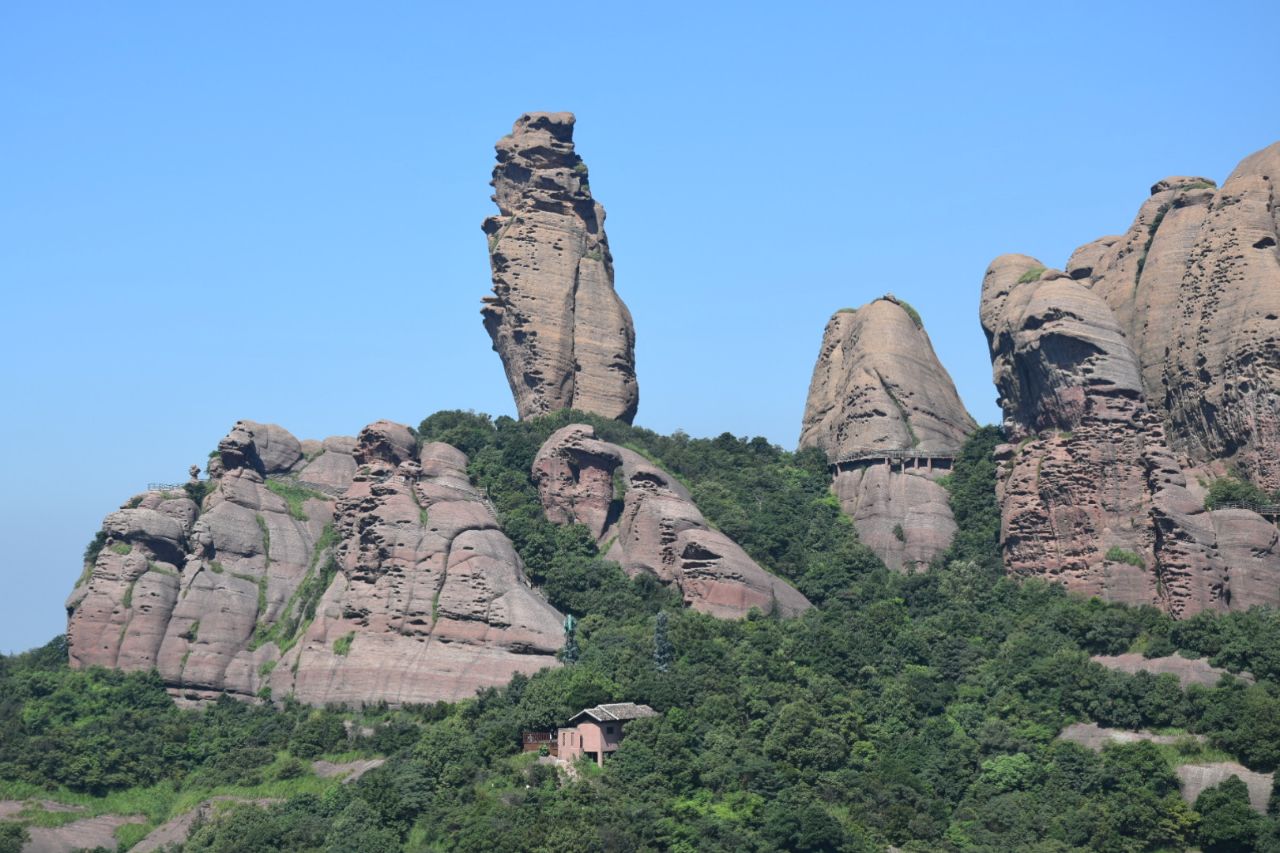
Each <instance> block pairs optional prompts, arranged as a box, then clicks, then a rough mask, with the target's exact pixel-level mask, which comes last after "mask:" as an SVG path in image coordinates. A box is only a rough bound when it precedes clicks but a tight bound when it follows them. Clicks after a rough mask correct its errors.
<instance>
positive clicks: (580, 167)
mask: <svg viewBox="0 0 1280 853" xmlns="http://www.w3.org/2000/svg"><path fill="white" fill-rule="evenodd" d="M573 171H575V172H577V173H578V174H579V175H585V174H586V173H587V164H586V163H583V162H582V161H581V160H579V161H578V162H577V163H575V164H574V166H573Z"/></svg>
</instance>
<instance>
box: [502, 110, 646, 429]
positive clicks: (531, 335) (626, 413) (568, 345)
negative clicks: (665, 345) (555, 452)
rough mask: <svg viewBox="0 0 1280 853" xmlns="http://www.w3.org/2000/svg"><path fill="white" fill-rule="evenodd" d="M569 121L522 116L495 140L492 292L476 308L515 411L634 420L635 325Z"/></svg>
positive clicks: (525, 414)
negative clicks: (503, 372)
mask: <svg viewBox="0 0 1280 853" xmlns="http://www.w3.org/2000/svg"><path fill="white" fill-rule="evenodd" d="M573 124H574V116H573V114H572V113H526V114H525V115H522V116H521V117H520V118H519V119H518V120H517V121H516V123H515V126H514V127H513V128H512V131H511V133H510V134H508V135H507V136H504V137H503V138H502V139H500V140H498V143H497V145H496V146H495V147H496V148H497V152H498V165H497V166H495V167H494V170H493V182H492V184H493V188H494V194H493V200H494V202H495V203H497V205H498V210H499V214H498V215H497V216H493V217H490V218H489V219H486V220H485V222H484V232H485V234H487V235H488V237H489V262H490V266H491V268H492V271H493V293H494V295H493V296H488V297H485V299H484V303H485V305H484V308H483V310H482V311H481V313H482V314H483V316H484V326H485V329H486V330H487V331H488V332H489V336H490V337H491V338H492V339H493V348H494V350H495V351H496V352H497V353H498V355H499V356H501V358H502V364H503V367H505V368H506V372H507V380H508V382H509V383H510V385H511V392H512V394H514V395H515V401H516V410H517V411H518V412H519V415H520V417H522V418H527V417H531V416H534V415H540V414H545V413H547V412H554V411H559V410H560V409H568V408H574V409H579V410H582V411H587V412H594V413H596V414H599V415H603V416H605V417H608V418H616V419H618V420H624V421H627V422H628V423H630V422H631V419H632V418H634V417H635V413H636V407H637V405H638V403H639V388H638V386H637V384H636V371H635V327H634V326H633V325H632V322H631V314H630V312H628V311H627V306H626V305H625V304H623V302H622V300H621V299H620V298H619V297H618V294H617V293H616V292H615V291H614V287H613V256H612V255H611V254H610V252H609V240H608V238H607V237H606V236H605V231H604V218H605V214H604V208H603V207H601V206H600V204H599V203H598V202H596V201H595V200H594V199H593V198H592V197H591V190H590V188H589V186H588V183H587V167H586V164H584V163H583V162H582V158H581V157H579V156H578V154H577V152H576V151H575V150H574V145H573Z"/></svg>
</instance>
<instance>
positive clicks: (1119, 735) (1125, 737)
mask: <svg viewBox="0 0 1280 853" xmlns="http://www.w3.org/2000/svg"><path fill="white" fill-rule="evenodd" d="M1058 738H1059V740H1065V741H1070V742H1071V743H1078V744H1080V745H1081V746H1083V747H1084V748H1085V749H1092V750H1093V751H1094V752H1101V751H1102V748H1103V747H1104V746H1106V745H1107V744H1111V743H1139V742H1141V741H1149V742H1151V743H1158V744H1165V745H1170V746H1171V745H1173V744H1176V743H1178V742H1180V741H1183V740H1191V741H1195V742H1197V743H1204V742H1205V740H1206V738H1205V736H1204V735H1158V734H1155V733H1153V732H1149V731H1146V730H1145V729H1143V730H1138V731H1134V730H1132V729H1112V728H1108V727H1107V726H1100V725H1098V724H1097V723H1072V724H1071V725H1069V726H1067V727H1066V728H1065V729H1063V730H1062V733H1061V734H1059V735H1058Z"/></svg>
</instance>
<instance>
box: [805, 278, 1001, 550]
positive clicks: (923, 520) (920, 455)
mask: <svg viewBox="0 0 1280 853" xmlns="http://www.w3.org/2000/svg"><path fill="white" fill-rule="evenodd" d="M975 428H976V424H975V423H974V421H973V418H971V417H970V416H969V413H968V412H967V411H965V408H964V404H963V403H961V402H960V397H959V395H958V394H957V393H956V389H955V385H954V384H953V383H952V381H951V377H950V376H949V375H948V374H947V371H946V369H945V368H943V366H942V364H941V363H940V362H939V361H938V358H937V356H936V355H935V354H934V351H933V345H932V343H931V342H930V341H929V336H928V335H927V334H926V333H925V331H924V328H923V327H922V326H921V324H920V323H919V320H918V317H917V315H915V313H914V312H913V311H912V310H910V309H909V308H908V307H907V306H906V305H905V304H904V303H902V302H900V301H899V300H897V299H895V298H894V297H892V296H885V297H883V298H881V299H877V300H875V301H874V302H871V303H869V304H867V305H864V306H862V307H861V308H859V309H858V310H856V311H847V310H846V311H840V312H838V313H836V314H835V315H834V316H833V317H832V318H831V320H830V322H828V323H827V327H826V330H825V331H824V333H823V336H822V348H821V350H820V351H819V353H818V360H817V363H816V365H815V366H814V370H813V379H812V381H811V382H810V385H809V396H808V400H807V401H806V403H805V411H804V423H803V426H802V428H801V433H800V446H801V447H817V448H819V449H821V450H822V451H823V452H825V453H826V455H827V459H828V461H830V462H831V463H832V464H833V465H835V466H836V467H837V473H836V475H835V478H834V481H833V484H832V489H833V491H834V492H835V494H836V497H837V498H839V500H840V505H841V507H842V508H843V509H844V511H845V513H846V514H848V515H849V516H850V517H851V518H852V519H853V523H854V526H855V527H856V528H857V530H858V535H859V537H860V538H861V539H862V541H863V542H864V543H865V544H866V545H867V546H868V547H870V548H871V549H872V550H873V551H875V552H876V554H877V555H879V557H880V558H881V559H882V560H884V562H885V564H886V565H888V566H889V567H890V568H893V569H899V570H903V569H905V570H914V569H922V568H926V567H927V566H928V565H929V563H930V562H931V561H932V560H933V559H934V558H936V557H937V556H938V555H940V554H942V553H943V552H944V551H946V549H947V547H948V546H949V545H950V544H951V539H952V537H953V536H954V535H955V529H956V526H955V521H954V519H953V518H952V515H951V507H950V504H949V502H948V499H947V492H946V490H945V489H944V488H943V487H942V486H941V485H939V484H938V482H937V480H938V479H939V478H940V477H941V476H943V475H944V474H946V473H947V468H946V467H944V466H941V465H940V466H939V467H936V468H935V467H934V466H933V465H932V464H931V461H930V460H932V459H933V458H934V457H937V458H938V459H939V460H944V459H945V460H950V458H951V457H953V456H955V455H956V454H958V453H959V452H960V449H961V447H962V446H963V445H964V442H965V439H966V438H967V437H968V436H969V434H970V433H972V432H973V430H974V429H975ZM879 451H889V452H891V453H892V452H898V451H901V452H904V453H907V454H911V455H912V456H913V457H914V458H912V459H901V458H894V457H893V456H891V455H888V454H886V455H885V456H881V457H876V456H875V453H876V452H879ZM857 457H862V459H857ZM917 462H919V464H917ZM948 464H949V462H948Z"/></svg>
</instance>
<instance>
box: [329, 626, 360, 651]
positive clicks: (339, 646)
mask: <svg viewBox="0 0 1280 853" xmlns="http://www.w3.org/2000/svg"><path fill="white" fill-rule="evenodd" d="M355 639H356V632H355V631H352V632H350V633H348V634H344V635H342V636H341V637H339V638H338V639H336V640H334V641H333V653H334V654H335V655H342V656H343V657H346V656H347V655H348V654H350V653H351V644H352V643H353V642H355Z"/></svg>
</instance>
